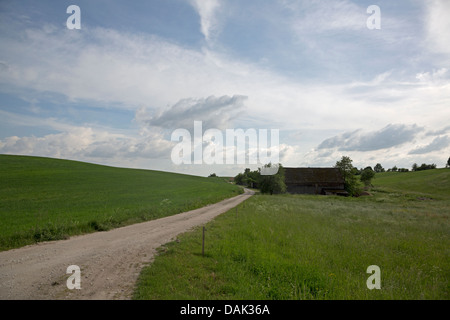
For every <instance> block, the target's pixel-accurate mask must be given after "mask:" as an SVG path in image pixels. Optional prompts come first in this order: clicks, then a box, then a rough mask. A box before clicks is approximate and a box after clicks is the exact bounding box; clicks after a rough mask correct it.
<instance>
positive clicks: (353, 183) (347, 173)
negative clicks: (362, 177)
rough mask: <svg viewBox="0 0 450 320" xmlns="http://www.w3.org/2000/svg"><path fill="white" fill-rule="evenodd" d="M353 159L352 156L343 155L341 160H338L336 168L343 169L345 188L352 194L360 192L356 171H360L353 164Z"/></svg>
mask: <svg viewBox="0 0 450 320" xmlns="http://www.w3.org/2000/svg"><path fill="white" fill-rule="evenodd" d="M352 162H353V160H352V159H350V157H347V156H343V157H342V158H341V160H340V161H337V162H336V165H335V166H334V167H335V168H338V169H339V170H340V171H341V174H342V176H343V178H344V188H345V190H346V191H347V192H348V193H349V194H350V195H351V196H354V195H356V194H357V193H358V192H359V186H358V179H357V178H356V176H355V173H356V172H357V171H358V169H356V168H355V167H353V165H352Z"/></svg>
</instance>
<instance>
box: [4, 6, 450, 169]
mask: <svg viewBox="0 0 450 320" xmlns="http://www.w3.org/2000/svg"><path fill="white" fill-rule="evenodd" d="M72 4H75V5H78V6H79V7H80V9H81V29H79V30H77V29H74V30H69V29H68V28H67V26H66V20H67V18H68V17H69V16H70V14H68V13H66V9H67V7H68V6H69V5H72ZM370 5H377V6H378V7H379V8H380V11H381V25H380V27H381V29H374V30H371V29H369V28H368V27H367V24H366V22H367V19H368V18H369V17H370V16H371V13H367V8H368V7H369V6H370ZM448 16H450V2H449V1H446V0H427V1H422V0H420V1H419V0H408V1H406V0H403V1H372V0H371V1H349V0H327V1H312V0H310V1H302V0H279V1H275V0H270V1H269V0H245V1H243V0H228V1H226V0H210V1H206V0H167V1H132V2H130V1H112V0H110V1H99V0H97V1H70V2H69V1H39V2H37V1H2V2H1V3H0V26H1V27H0V44H1V45H0V153H5V154H6V153H8V154H25V155H38V156H49V157H57V158H65V159H74V160H81V161H87V162H94V163H101V164H107V165H114V166H121V167H134V168H148V169H156V170H164V171H174V172H183V173H188V174H196V175H208V174H209V173H211V172H216V173H217V174H220V175H236V174H237V173H238V172H240V171H242V169H243V168H244V167H252V166H250V165H237V164H236V165H175V164H174V163H173V161H171V150H172V149H173V147H174V142H173V141H171V139H170V137H171V132H173V131H174V130H175V129H178V128H185V129H187V130H192V128H193V123H194V121H202V122H203V129H204V130H206V129H209V128H217V129H219V130H223V131H224V130H226V129H238V128H242V129H250V128H254V129H256V130H258V129H278V130H279V131H280V162H281V163H282V164H283V165H285V166H331V165H334V164H335V163H336V161H337V160H339V159H340V158H341V157H342V156H343V155H346V156H350V157H351V158H352V159H353V161H354V163H353V164H354V165H355V166H357V167H365V166H369V165H370V166H374V165H375V164H376V163H381V164H382V165H383V166H384V167H385V168H390V167H393V166H394V165H396V166H397V167H406V168H411V165H412V164H413V163H415V162H416V163H419V164H421V163H436V164H437V165H438V167H443V166H444V165H445V163H446V161H447V159H448V157H449V156H450V122H449V119H450V108H449V106H450V41H448V39H450V22H449V21H448Z"/></svg>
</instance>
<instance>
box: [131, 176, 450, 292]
mask: <svg viewBox="0 0 450 320" xmlns="http://www.w3.org/2000/svg"><path fill="white" fill-rule="evenodd" d="M449 179H450V169H437V170H429V171H422V172H409V173H397V172H392V173H384V174H378V175H377V176H376V178H375V180H373V184H374V188H373V189H372V191H371V193H372V194H373V196H365V197H359V198H343V197H334V196H306V195H278V196H269V195H256V196H254V197H252V198H250V199H249V200H247V201H246V202H245V203H243V204H241V205H239V207H238V212H237V214H236V210H235V209H233V210H230V211H229V212H227V213H224V214H222V215H221V216H219V217H218V218H216V219H215V220H214V221H212V222H210V223H208V224H207V225H206V230H207V231H206V241H205V256H204V257H203V256H202V255H201V247H202V242H201V241H202V230H201V228H197V229H195V230H194V231H192V232H189V233H185V234H183V235H181V236H180V237H179V238H178V241H176V242H171V243H169V244H167V245H165V246H163V247H162V248H160V250H159V255H158V256H157V257H156V259H155V261H154V262H153V263H152V264H151V265H150V266H148V267H146V268H145V269H144V270H143V271H142V273H141V275H140V278H139V281H138V283H137V287H136V290H135V294H134V299H245V300H253V299H258V300H259V299H263V300H265V299H276V300H291V299H319V300H320V299H332V300H343V299H345V300H347V299H350V300H359V299H370V300H372V299H388V300H391V299H392V300H402V299H444V300H448V299H450V251H449V250H450V223H449V216H450V180H449ZM371 265H377V266H379V267H380V270H381V289H380V290H377V289H373V290H369V289H368V288H367V284H366V281H367V279H368V278H369V276H370V274H368V273H366V271H367V268H368V267H369V266H371Z"/></svg>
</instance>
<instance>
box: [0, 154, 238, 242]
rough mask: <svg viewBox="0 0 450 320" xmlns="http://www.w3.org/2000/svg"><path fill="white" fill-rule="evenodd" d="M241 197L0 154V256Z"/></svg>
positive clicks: (207, 182) (175, 178)
mask: <svg viewBox="0 0 450 320" xmlns="http://www.w3.org/2000/svg"><path fill="white" fill-rule="evenodd" d="M241 192H242V191H241V189H240V188H239V187H237V186H234V185H231V184H229V183H226V182H224V180H223V179H221V178H202V177H196V176H188V175H181V174H174V173H167V172H159V171H151V170H134V169H122V168H114V167H107V166H100V165H94V164H88V163H83V162H76V161H68V160H58V159H49V158H39V157H25V156H10V155H0V250H6V249H10V248H15V247H20V246H23V245H27V244H31V243H34V242H38V241H47V240H57V239H64V238H66V237H68V236H71V235H75V234H82V233H88V232H94V231H103V230H108V229H111V228H115V227H119V226H123V225H127V224H131V223H137V222H142V221H146V220H151V219H156V218H160V217H163V216H168V215H172V214H177V213H180V212H183V211H188V210H191V209H194V208H199V207H202V206H204V205H206V204H210V203H214V202H218V201H220V200H222V199H224V198H227V197H232V196H234V195H237V194H239V193H241Z"/></svg>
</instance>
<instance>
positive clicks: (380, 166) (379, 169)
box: [373, 163, 385, 173]
mask: <svg viewBox="0 0 450 320" xmlns="http://www.w3.org/2000/svg"><path fill="white" fill-rule="evenodd" d="M373 171H375V172H376V173H380V172H384V171H385V170H384V168H383V166H382V165H381V164H379V163H377V164H376V165H375V167H374V168H373Z"/></svg>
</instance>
